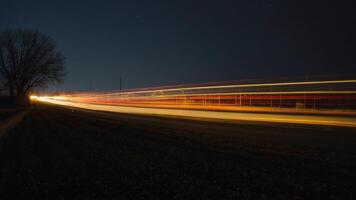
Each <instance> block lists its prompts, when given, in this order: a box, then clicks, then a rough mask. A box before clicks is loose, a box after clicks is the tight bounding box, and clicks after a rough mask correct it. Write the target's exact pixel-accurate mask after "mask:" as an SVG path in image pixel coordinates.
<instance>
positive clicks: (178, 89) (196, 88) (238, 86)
mask: <svg viewBox="0 0 356 200" xmlns="http://www.w3.org/2000/svg"><path fill="white" fill-rule="evenodd" d="M339 83H356V80H353V79H352V80H333V81H302V82H281V83H260V84H240V85H236V84H234V85H220V86H201V87H182V88H170V89H155V90H144V91H133V92H118V93H113V94H140V93H150V92H168V91H169V92H171V91H181V90H201V89H225V88H243V87H270V86H289V85H315V84H339Z"/></svg>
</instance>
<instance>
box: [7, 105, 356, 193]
mask: <svg viewBox="0 0 356 200" xmlns="http://www.w3.org/2000/svg"><path fill="white" fill-rule="evenodd" d="M355 133H356V132H355V129H354V128H345V127H344V128H341V127H332V126H315V125H291V124H284V123H283V124H278V123H272V124H271V123H265V122H258V123H257V122H246V121H241V122H238V121H236V122H233V123H227V122H212V121H194V120H183V119H173V118H160V117H152V116H151V117H148V116H139V115H128V114H117V113H116V114H115V113H108V112H98V111H82V110H77V109H75V110H73V109H67V108H60V107H55V106H39V107H37V108H33V109H31V110H30V111H29V113H28V114H27V115H26V117H25V118H24V120H23V121H22V122H21V123H20V124H18V126H17V127H16V128H14V129H13V130H12V131H10V132H8V133H7V134H6V135H5V136H4V137H3V138H2V139H0V163H1V165H0V199H31V198H37V199H43V198H45V199H238V198H240V199H256V198H258V199H354V198H355V195H356V192H355V191H356V184H355V180H356V170H355V167H356V148H355V145H356V134H355Z"/></svg>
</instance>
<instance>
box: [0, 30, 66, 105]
mask: <svg viewBox="0 0 356 200" xmlns="http://www.w3.org/2000/svg"><path fill="white" fill-rule="evenodd" d="M64 75H65V72H64V57H63V55H62V53H61V52H59V51H58V50H57V46H56V44H55V42H54V41H53V40H52V39H51V38H50V37H49V36H46V35H44V34H42V33H40V32H38V31H32V30H22V29H18V30H7V31H4V32H2V33H0V82H2V84H3V85H4V86H5V88H6V90H7V91H8V94H9V96H10V97H11V98H12V99H14V100H15V101H16V102H17V103H19V102H23V101H24V100H26V99H27V95H28V93H29V92H30V91H31V90H33V89H35V88H43V87H47V86H48V85H49V84H56V83H61V82H62V80H63V77H64ZM0 85H1V83H0Z"/></svg>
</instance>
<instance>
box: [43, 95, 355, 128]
mask: <svg viewBox="0 0 356 200" xmlns="http://www.w3.org/2000/svg"><path fill="white" fill-rule="evenodd" d="M40 101H42V102H47V103H52V104H56V105H62V106H68V107H74V108H81V109H87V110H95V111H110V112H117V113H129V114H141V115H157V116H171V117H183V118H195V119H203V120H209V119H214V120H229V121H230V120H231V121H257V122H277V123H290V124H308V125H330V126H345V127H356V120H355V118H348V117H335V116H312V115H309V116H300V115H282V114H261V113H260V114H256V113H234V112H218V111H200V110H181V109H161V108H139V107H125V106H110V105H95V104H87V103H75V102H68V101H60V100H56V99H53V98H50V97H49V98H48V97H44V98H40Z"/></svg>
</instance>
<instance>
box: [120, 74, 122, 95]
mask: <svg viewBox="0 0 356 200" xmlns="http://www.w3.org/2000/svg"><path fill="white" fill-rule="evenodd" d="M121 90H122V77H121V76H120V91H121Z"/></svg>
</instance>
